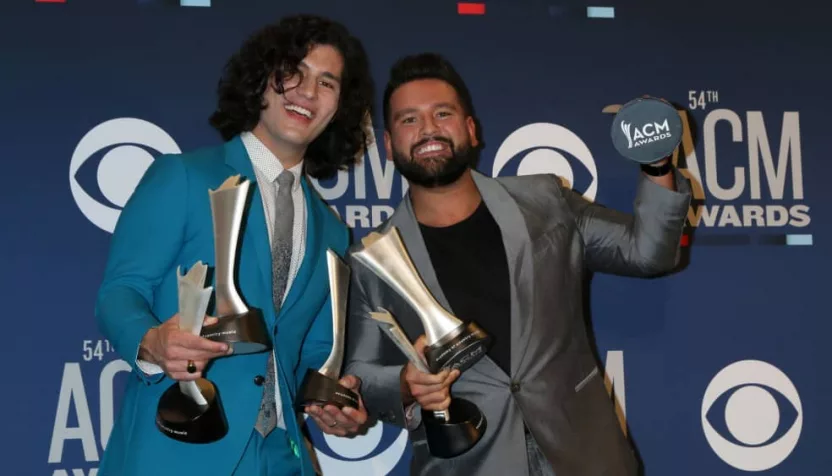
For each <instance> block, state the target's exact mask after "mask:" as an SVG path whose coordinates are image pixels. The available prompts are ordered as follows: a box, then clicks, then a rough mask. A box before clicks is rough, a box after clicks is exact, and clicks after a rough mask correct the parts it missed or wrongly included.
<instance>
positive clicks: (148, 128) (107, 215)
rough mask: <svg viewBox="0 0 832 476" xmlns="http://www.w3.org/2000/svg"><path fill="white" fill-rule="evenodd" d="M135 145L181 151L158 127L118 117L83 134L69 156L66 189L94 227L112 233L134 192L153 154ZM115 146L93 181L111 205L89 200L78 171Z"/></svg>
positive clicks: (106, 155) (174, 151)
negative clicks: (95, 155) (94, 156)
mask: <svg viewBox="0 0 832 476" xmlns="http://www.w3.org/2000/svg"><path fill="white" fill-rule="evenodd" d="M139 145H142V146H145V147H149V148H152V149H155V150H156V151H158V152H160V153H162V154H177V153H180V152H181V151H180V150H179V146H178V145H176V141H174V140H173V138H172V137H171V136H170V135H168V133H167V132H165V131H164V130H162V129H161V128H160V127H159V126H157V125H155V124H153V123H151V122H147V121H144V120H142V119H136V118H133V117H120V118H116V119H111V120H109V121H106V122H103V123H101V124H99V125H97V126H95V127H93V128H92V130H90V131H89V132H87V133H86V134H85V135H84V137H82V138H81V141H80V142H78V145H77V146H76V147H75V151H74V152H73V153H72V159H71V160H70V162H69V188H70V190H71V191H72V196H73V197H74V198H75V203H76V204H78V208H79V209H80V210H81V213H83V214H84V216H85V217H87V219H88V220H89V221H91V222H92V223H93V224H94V225H95V226H97V227H99V228H101V229H102V230H104V231H106V232H109V233H112V232H113V230H114V229H115V226H116V222H117V221H118V217H119V214H120V213H121V208H122V207H124V204H125V203H127V200H128V199H129V198H130V196H131V195H132V194H133V191H134V190H135V189H136V185H138V183H139V180H141V178H142V176H143V175H144V173H145V172H146V171H147V168H148V167H150V164H152V163H153V160H154V159H153V155H151V154H150V153H149V152H148V151H147V150H145V149H143V148H141V147H139ZM111 146H115V147H113V148H112V149H110V150H109V151H107V153H106V154H104V156H103V157H102V158H101V162H100V163H99V164H98V170H97V172H96V181H97V182H98V187H99V189H100V190H101V193H102V195H104V197H105V198H106V199H107V200H109V201H110V202H111V203H112V205H115V207H114V206H111V205H109V204H104V203H101V202H99V201H98V200H96V199H95V198H93V197H91V196H90V194H89V193H87V192H86V191H85V190H84V189H83V188H82V187H81V185H80V184H79V183H78V179H77V178H76V174H77V173H78V169H80V168H81V166H82V165H84V163H85V162H86V161H87V160H88V159H89V158H90V157H91V156H92V155H93V154H95V153H96V152H98V151H100V150H102V149H104V148H108V147H111Z"/></svg>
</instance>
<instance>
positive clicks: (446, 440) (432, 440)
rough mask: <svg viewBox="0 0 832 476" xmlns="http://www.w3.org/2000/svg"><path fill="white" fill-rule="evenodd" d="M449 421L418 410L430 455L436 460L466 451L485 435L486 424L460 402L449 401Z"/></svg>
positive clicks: (467, 404) (469, 405)
mask: <svg viewBox="0 0 832 476" xmlns="http://www.w3.org/2000/svg"><path fill="white" fill-rule="evenodd" d="M448 413H449V414H450V420H449V421H445V420H443V419H442V418H440V417H437V416H436V415H435V414H434V413H433V412H432V411H429V410H422V422H424V424H425V436H426V437H427V441H428V448H429V449H430V453H431V454H432V455H434V456H436V457H437V458H453V457H454V456H459V455H461V454H462V453H465V452H466V451H468V450H470V449H471V448H473V447H474V445H476V444H477V442H478V441H480V439H481V438H482V435H484V434H485V429H486V428H487V427H488V422H487V421H486V419H485V415H484V414H483V413H482V411H480V409H479V408H478V407H477V406H476V405H474V404H473V403H471V402H469V401H468V400H465V399H462V398H453V399H452V400H451V405H450V407H448Z"/></svg>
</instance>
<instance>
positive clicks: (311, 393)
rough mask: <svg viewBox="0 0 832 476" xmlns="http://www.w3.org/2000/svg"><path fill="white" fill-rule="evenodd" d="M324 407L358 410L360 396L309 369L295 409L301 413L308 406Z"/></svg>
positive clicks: (296, 399)
mask: <svg viewBox="0 0 832 476" xmlns="http://www.w3.org/2000/svg"><path fill="white" fill-rule="evenodd" d="M310 405H315V406H320V407H324V406H326V405H334V406H336V407H338V409H341V408H344V407H352V408H358V406H359V405H358V394H357V393H355V392H353V391H352V390H350V389H348V388H346V387H344V386H343V385H341V384H339V383H338V381H337V380H334V379H332V378H330V377H327V376H326V375H324V374H322V373H320V372H318V371H317V370H313V369H309V370H307V371H306V375H304V377H303V382H302V383H301V384H300V391H299V392H298V395H297V397H295V408H297V409H298V410H300V411H303V409H304V408H305V407H307V406H310Z"/></svg>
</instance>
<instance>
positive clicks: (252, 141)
mask: <svg viewBox="0 0 832 476" xmlns="http://www.w3.org/2000/svg"><path fill="white" fill-rule="evenodd" d="M241 138H242V141H243V145H244V146H245V149H246V152H248V156H249V158H250V159H251V163H252V165H253V166H254V174H255V176H256V178H257V187H258V188H259V189H260V197H261V198H262V201H263V212H264V214H265V216H266V230H268V233H269V243H270V244H271V243H272V242H273V234H274V232H273V228H274V222H275V218H276V216H277V212H278V211H277V210H275V200H276V198H277V191H278V188H279V187H280V186H279V185H278V184H277V176H278V175H280V173H281V172H283V165H282V164H281V163H280V161H279V160H277V157H275V156H274V154H272V152H271V151H270V150H269V149H268V148H267V147H266V146H265V145H264V144H263V143H262V142H261V141H260V139H258V138H257V137H255V136H254V134H252V133H250V132H244V133H242V134H241ZM302 170H303V162H302V161H301V162H300V163H298V164H297V165H295V166H294V167H292V168H291V169H289V171H290V172H292V174H294V176H295V181H294V182H293V183H292V201H293V203H294V206H295V213H294V221H293V223H292V261H291V263H290V264H289V279H288V280H287V283H286V290H285V291H284V293H283V300H284V301H285V300H286V295H287V294H288V293H289V290H290V289H291V288H292V282H293V281H294V280H295V277H296V276H297V274H298V270H299V269H300V264H301V263H302V262H303V257H304V251H305V250H306V206H305V205H306V204H305V197H304V194H303V187H301V183H300V181H301V174H302ZM272 352H274V350H272ZM232 358H233V356H232ZM275 360H276V357H275ZM136 365H138V366H139V368H140V369H141V370H142V371H143V372H144V373H145V374H147V375H155V374H160V373H162V372H163V370H162V368H161V367H159V366H158V365H155V364H152V363H150V362H146V361H143V360H139V359H137V360H136ZM274 371H275V372H274V373H275V387H274V392H275V404H276V407H277V408H276V409H275V410H276V412H277V426H278V428H282V429H286V423H285V420H284V418H283V407H282V405H281V398H280V390H279V387H278V383H277V382H278V379H277V368H276V365H275V369H274Z"/></svg>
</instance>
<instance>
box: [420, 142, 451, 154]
mask: <svg viewBox="0 0 832 476" xmlns="http://www.w3.org/2000/svg"><path fill="white" fill-rule="evenodd" d="M444 148H445V146H442V145H439V144H430V145H426V146H424V147H422V148H421V149H419V153H420V154H426V153H428V152H437V151H440V150H442V149H444Z"/></svg>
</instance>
